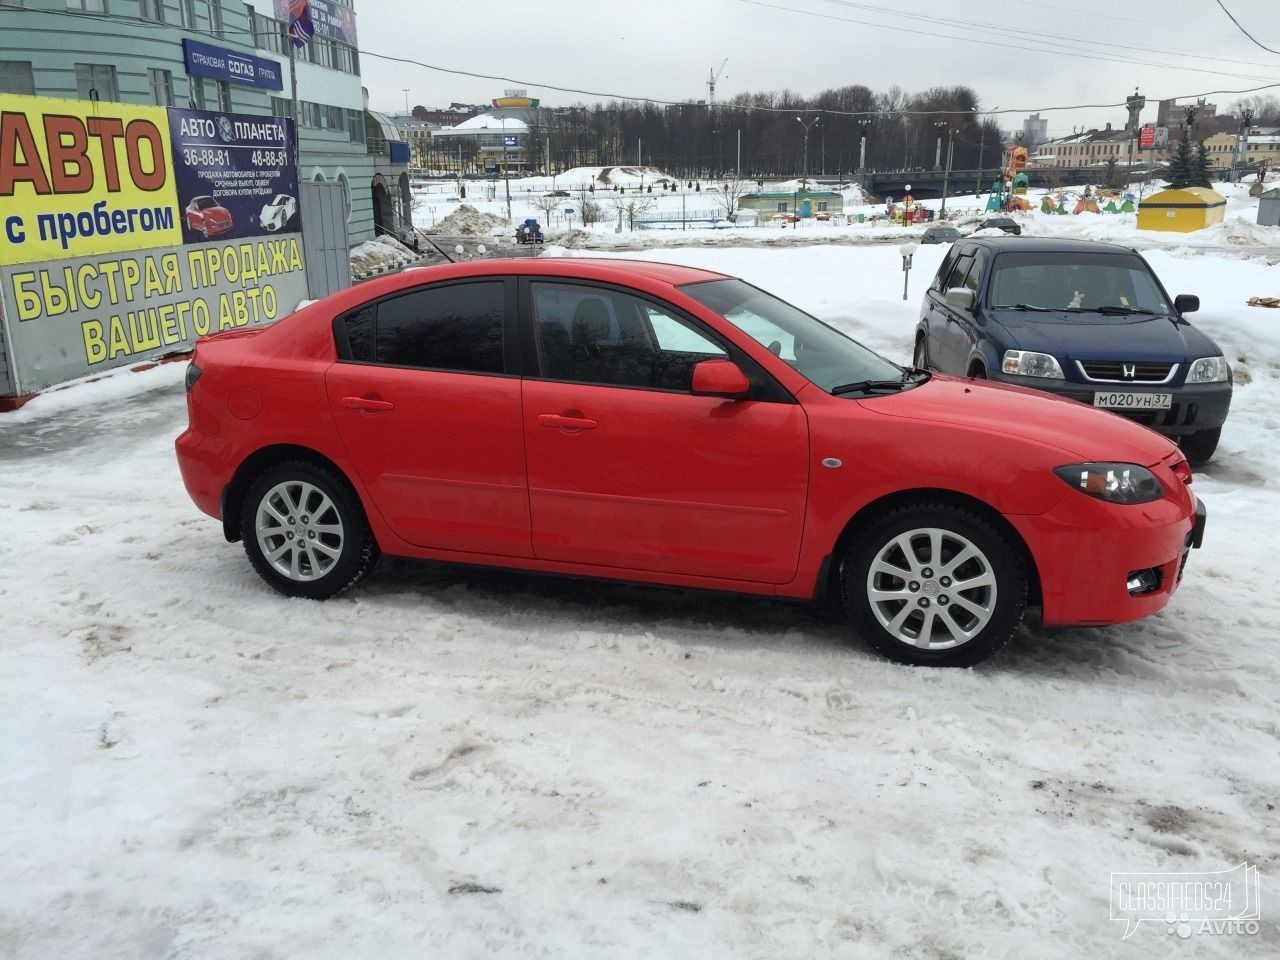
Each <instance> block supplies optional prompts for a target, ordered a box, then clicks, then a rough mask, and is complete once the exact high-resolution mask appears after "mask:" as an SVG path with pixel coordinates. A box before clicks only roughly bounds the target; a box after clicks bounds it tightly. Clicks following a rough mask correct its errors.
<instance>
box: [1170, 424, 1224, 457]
mask: <svg viewBox="0 0 1280 960" xmlns="http://www.w3.org/2000/svg"><path fill="white" fill-rule="evenodd" d="M1220 439H1222V428H1221V427H1214V428H1213V429H1212V430H1197V431H1196V432H1195V433H1189V434H1187V435H1186V436H1184V437H1183V438H1182V439H1181V440H1179V441H1178V444H1179V445H1180V446H1181V447H1182V452H1183V453H1184V454H1186V457H1187V460H1189V461H1190V462H1191V463H1194V464H1201V463H1204V462H1205V461H1207V460H1209V459H1210V458H1211V457H1212V456H1213V454H1214V452H1215V451H1216V450H1217V449H1218V441H1219V440H1220Z"/></svg>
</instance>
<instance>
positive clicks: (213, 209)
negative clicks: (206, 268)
mask: <svg viewBox="0 0 1280 960" xmlns="http://www.w3.org/2000/svg"><path fill="white" fill-rule="evenodd" d="M169 136H170V139H171V140H172V142H173V172H174V182H175V184H176V186H177V188H178V206H179V208H180V209H181V211H182V214H181V216H182V225H183V228H184V229H183V239H184V240H185V242H187V243H202V242H204V241H206V240H236V239H240V238H243V237H261V236H266V235H267V234H272V233H296V232H297V231H298V229H299V220H298V169H297V167H295V166H294V151H295V150H296V149H297V144H296V142H295V139H294V129H293V121H292V120H290V119H288V118H287V117H266V116H258V115H253V116H250V115H248V114H242V113H215V112H206V111H204V110H178V109H174V108H171V109H170V110H169Z"/></svg>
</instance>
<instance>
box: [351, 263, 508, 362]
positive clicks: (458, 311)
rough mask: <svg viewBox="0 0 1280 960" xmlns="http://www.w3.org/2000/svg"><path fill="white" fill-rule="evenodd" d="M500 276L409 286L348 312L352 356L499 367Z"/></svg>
mask: <svg viewBox="0 0 1280 960" xmlns="http://www.w3.org/2000/svg"><path fill="white" fill-rule="evenodd" d="M503 317H504V311H503V282H502V281H500V280H499V281H492V282H484V283H462V284H452V285H449V286H441V287H429V288H425V289H422V290H414V291H413V292H411V293H406V294H404V295H402V296H399V297H394V298H392V299H390V300H383V301H381V302H380V303H378V304H377V305H376V307H374V306H369V307H365V308H362V309H360V310H357V311H355V312H354V313H352V314H350V315H348V316H347V318H346V320H345V323H346V331H347V341H348V344H349V345H350V352H351V357H350V359H352V360H363V361H365V362H369V361H370V360H372V361H373V362H375V363H384V364H387V365H389V366H395V367H425V368H429V369H432V370H457V371H460V372H465V373H502V372H503V362H502V327H503Z"/></svg>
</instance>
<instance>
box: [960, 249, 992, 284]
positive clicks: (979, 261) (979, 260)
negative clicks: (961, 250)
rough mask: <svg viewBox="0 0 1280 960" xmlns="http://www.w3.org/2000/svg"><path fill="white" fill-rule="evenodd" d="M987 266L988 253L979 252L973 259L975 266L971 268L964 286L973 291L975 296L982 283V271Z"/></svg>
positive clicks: (966, 275)
mask: <svg viewBox="0 0 1280 960" xmlns="http://www.w3.org/2000/svg"><path fill="white" fill-rule="evenodd" d="M986 265H987V252H986V251H985V250H978V252H977V253H975V254H974V257H973V266H971V267H970V268H969V272H968V273H967V274H965V278H964V285H965V286H966V287H968V288H969V289H970V290H972V291H973V292H974V293H975V294H976V293H977V292H978V284H979V283H980V282H981V281H982V271H983V269H984V268H985V267H986Z"/></svg>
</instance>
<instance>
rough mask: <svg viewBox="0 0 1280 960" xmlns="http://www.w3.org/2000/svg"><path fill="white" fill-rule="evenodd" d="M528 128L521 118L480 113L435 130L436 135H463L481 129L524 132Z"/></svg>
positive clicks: (500, 131) (497, 131)
mask: <svg viewBox="0 0 1280 960" xmlns="http://www.w3.org/2000/svg"><path fill="white" fill-rule="evenodd" d="M528 129H529V125H528V124H527V123H525V122H524V121H523V120H518V119H516V118H515V117H505V118H504V117H495V116H494V115H493V114H491V113H482V114H480V115H478V116H475V117H472V118H471V119H470V120H463V121H462V123H459V124H456V125H454V126H452V127H445V128H443V129H442V130H437V131H436V134H435V135H436V136H437V137H449V136H454V137H456V136H463V135H467V134H474V133H480V132H482V131H493V132H495V133H525V132H527V131H528Z"/></svg>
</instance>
